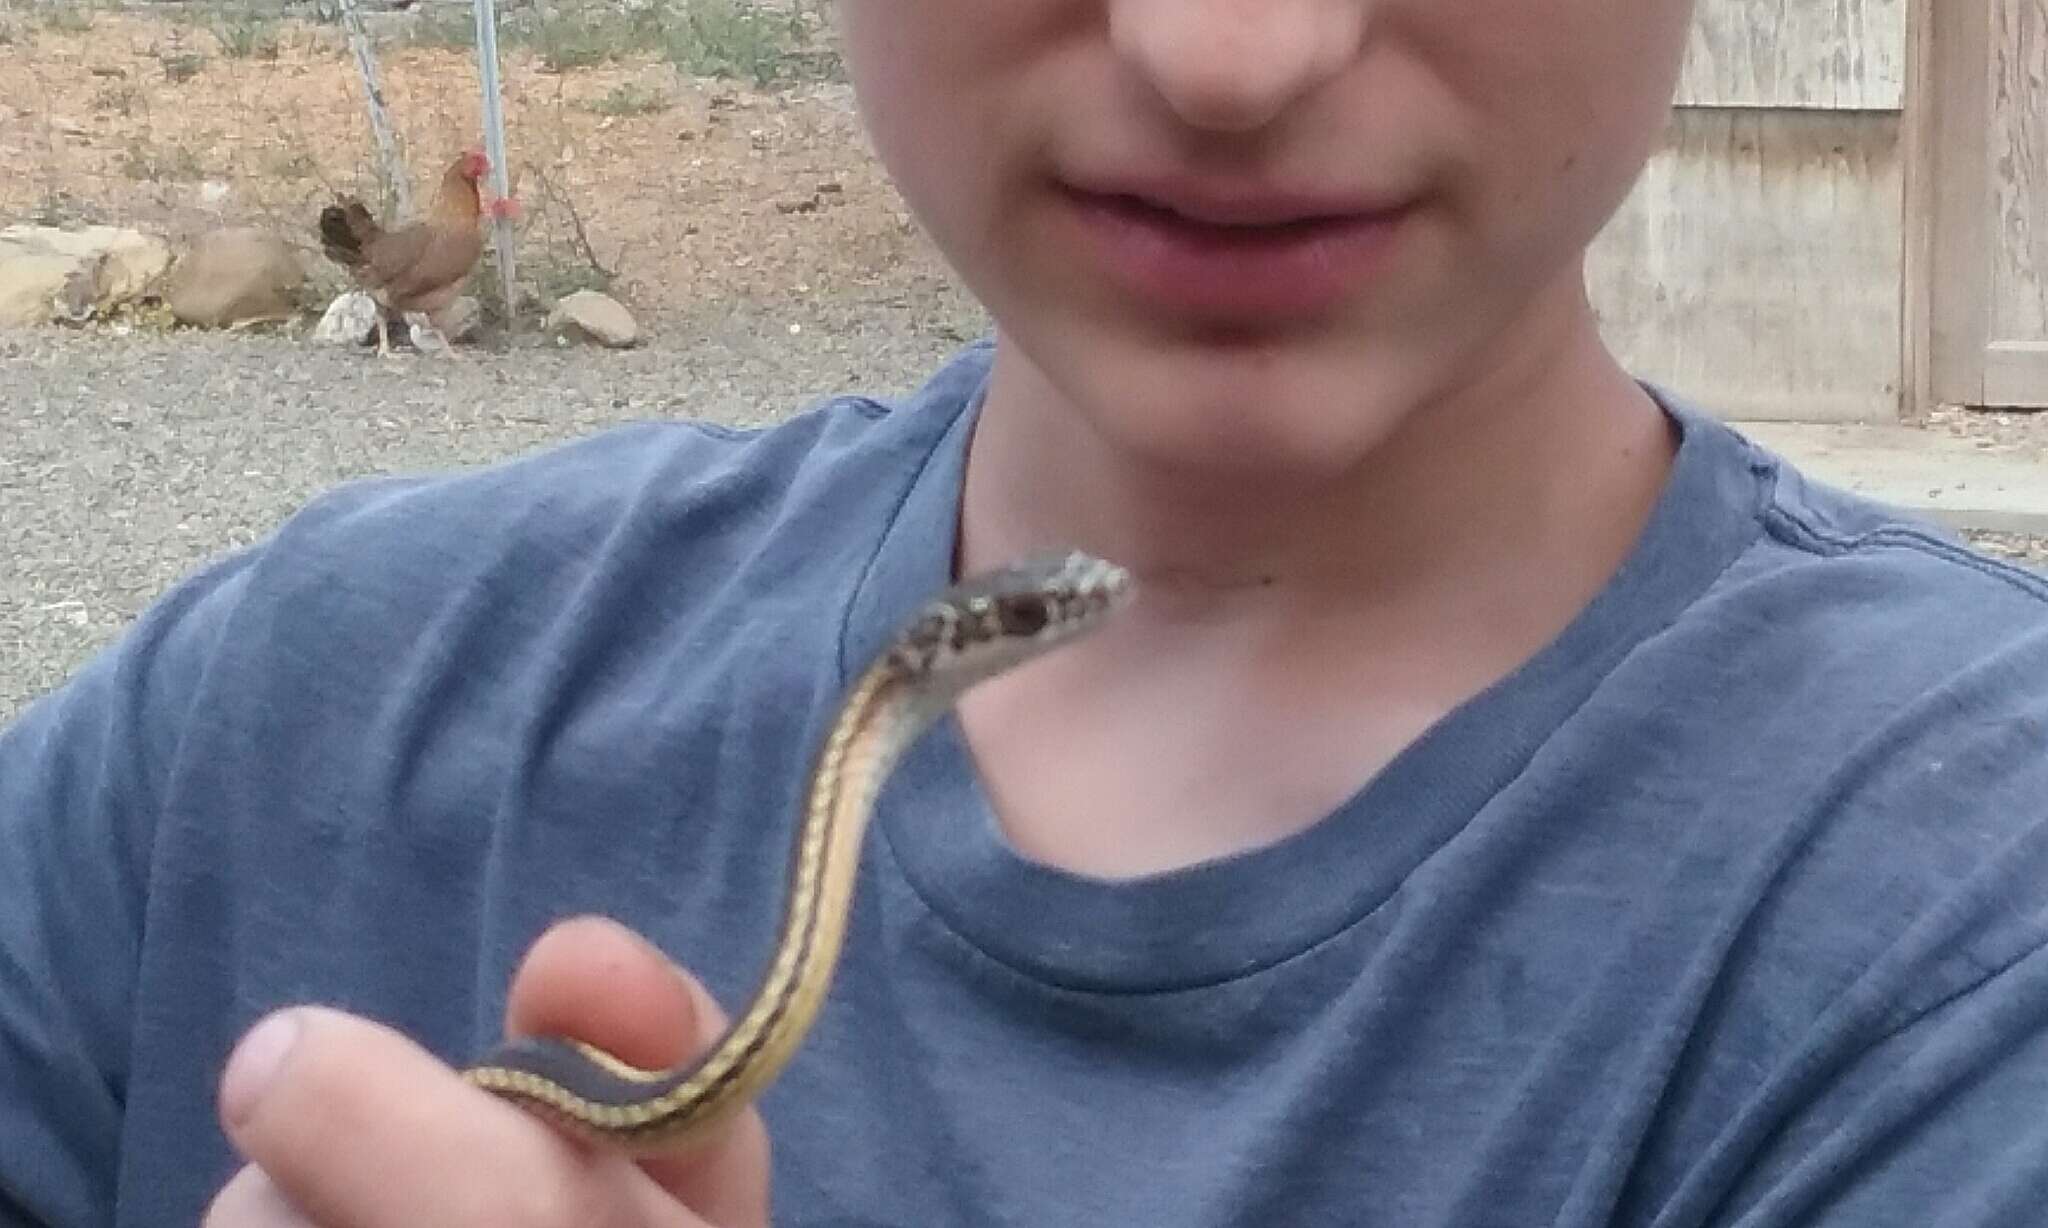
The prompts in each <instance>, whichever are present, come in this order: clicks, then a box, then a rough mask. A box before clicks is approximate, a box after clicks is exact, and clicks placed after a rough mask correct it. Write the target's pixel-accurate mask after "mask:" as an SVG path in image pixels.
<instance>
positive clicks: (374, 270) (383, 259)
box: [320, 149, 509, 355]
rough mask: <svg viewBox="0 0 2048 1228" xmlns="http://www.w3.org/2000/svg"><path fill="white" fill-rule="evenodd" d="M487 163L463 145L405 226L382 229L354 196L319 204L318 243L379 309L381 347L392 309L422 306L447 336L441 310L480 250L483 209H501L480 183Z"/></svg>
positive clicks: (385, 347) (400, 311) (386, 341)
mask: <svg viewBox="0 0 2048 1228" xmlns="http://www.w3.org/2000/svg"><path fill="white" fill-rule="evenodd" d="M490 165H491V164H490V160H489V159H488V158H486V157H485V156H484V154H483V151H482V150H478V149H471V150H468V151H466V152H464V153H463V154H462V156H461V157H459V158H457V159H455V161H454V162H453V163H451V164H450V165H449V167H448V170H447V171H446V172H445V173H444V174H443V175H442V176H441V185H440V187H439V188H437V189H436V190H435V192H434V201H433V204H432V205H431V206H429V208H428V209H427V213H426V216H425V217H422V218H421V219H419V220H418V221H416V222H412V223H410V224H408V225H405V226H399V227H395V228H393V229H390V230H387V229H385V228H384V227H382V226H380V225H378V223H377V220H376V219H375V218H373V217H371V216H370V211H369V210H368V209H366V208H364V207H363V203H362V202H361V201H359V200H356V199H354V198H353V197H343V198H342V199H341V200H339V201H338V202H336V203H335V204H331V205H329V206H327V207H326V208H324V209H322V210H321V211H320V247H321V250H322V251H324V252H326V254H327V258H328V259H329V260H332V261H334V262H335V263H336V264H338V265H341V266H342V267H343V268H345V269H347V270H348V271H349V272H350V274H351V275H352V276H353V277H354V278H355V281H356V284H357V285H359V286H361V287H362V288H363V289H364V290H366V291H368V292H369V295H370V297H371V298H373V299H375V300H376V302H377V305H378V307H379V308H381V309H382V310H380V311H379V313H378V315H377V352H378V354H380V355H384V354H389V353H390V352H391V340H390V334H389V332H388V329H387V326H386V320H387V316H399V317H403V316H405V315H406V314H408V313H410V312H419V313H421V314H422V315H425V316H426V317H427V319H428V321H429V322H430V323H431V324H432V325H433V326H434V328H435V330H436V331H439V332H443V333H444V336H445V330H444V329H443V328H442V321H441V313H443V312H445V311H446V310H447V309H448V307H449V305H450V304H452V303H454V301H455V298H456V295H457V294H458V293H460V291H461V289H462V283H463V281H464V280H465V279H466V278H468V276H469V274H470V271H471V270H472V269H474V268H475V267H476V262H477V260H478V259H479V258H481V257H482V255H483V250H484V229H483V219H484V216H485V214H486V213H491V214H496V213H497V212H498V210H497V209H496V208H495V207H493V208H491V209H486V208H485V207H484V203H483V196H482V193H481V192H479V191H478V189H477V181H478V180H480V179H482V178H483V176H484V174H485V172H486V171H488V170H489V169H490ZM508 203H509V202H508Z"/></svg>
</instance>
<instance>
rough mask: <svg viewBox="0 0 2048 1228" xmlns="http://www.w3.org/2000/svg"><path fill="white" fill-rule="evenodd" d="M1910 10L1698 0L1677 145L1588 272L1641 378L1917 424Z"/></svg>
mask: <svg viewBox="0 0 2048 1228" xmlns="http://www.w3.org/2000/svg"><path fill="white" fill-rule="evenodd" d="M1926 2H1929V0H1913V4H1915V5H1919V4H1922V3H1926ZM1986 2H1987V0H1931V3H1933V4H1938V5H1942V6H1948V5H1956V6H1961V7H1967V6H1969V5H1972V4H1976V5H1982V4H1984V3H1986ZM1910 11H1911V10H1910V9H1909V4H1908V0H1699V5H1698V9H1697V16H1696V19H1695V21H1694V26H1693V32H1692V38H1691V43H1690V46H1689V47H1688V49H1687V54H1686V62H1685V69H1684V73H1683V76H1682V77H1681V79H1680V82H1679V87H1678V94H1677V99H1676V103H1677V105H1676V107H1675V108H1674V110H1673V113H1672V117H1671V123H1670V126H1669V128H1668V130H1667V132H1666V134H1665V140H1664V144H1663V147H1662V148H1661V149H1660V150H1659V151H1658V152H1657V153H1656V154H1655V156H1653V157H1652V158H1651V160H1650V164H1649V166H1648V168H1647V169H1646V170H1645V171H1644V174H1643V177H1642V179H1641V181H1640V182H1639V183H1637V185H1636V188H1635V191H1634V193H1633V194H1632V195H1631V196H1630V198H1629V200H1628V202H1627V203H1626V204H1625V205H1624V206H1623V207H1622V209H1621V211H1620V213H1619V214H1618V215H1617V216H1616V217H1615V218H1614V220H1613V221H1612V222H1611V223H1610V224H1609V226H1608V228H1607V230H1606V231H1605V232H1603V233H1602V235H1601V237H1600V239H1599V241H1598V243H1596V244H1595V246H1594V249H1593V251H1592V252H1591V253H1590V259H1589V262H1588V270H1587V272H1588V282H1589V288H1590V292H1591V294H1592V296H1593V303H1594V306H1595V308H1596V310H1597V311H1598V312H1599V314H1600V320H1601V329H1602V332H1603V334H1604V335H1605V336H1606V338H1607V340H1608V343H1609V344H1610V345H1612V346H1613V347H1614V349H1615V351H1616V352H1617V353H1618V354H1619V355H1620V356H1621V357H1622V358H1623V360H1624V361H1626V362H1627V363H1628V364H1629V366H1630V368H1631V369H1632V370H1634V371H1635V372H1636V373H1637V374H1639V375H1642V376H1645V377H1647V378H1650V379H1654V380H1656V381H1658V382H1660V383H1664V384H1667V385H1669V386H1670V387H1671V388H1673V389H1674V390H1675V391H1677V392H1679V393H1681V394H1684V395H1687V396H1689V397H1692V398H1694V399H1696V400H1697V401H1698V402H1699V403H1700V404H1701V405H1702V406H1703V407H1704V408H1706V409H1707V410H1709V411H1710V412H1713V413H1717V414H1720V415H1723V416H1726V417H1731V418H1744V419H1781V420H1782V419H1791V420H1803V421H1833V422H1883V421H1897V420H1898V418H1899V416H1900V410H1901V404H1902V402H1903V401H1904V399H1905V395H1906V391H1907V390H1906V383H1905V380H1906V371H1907V356H1906V352H1905V350H1906V327H1905V319H1904V316H1905V312H1906V307H1907V303H1906V297H1905V285H1906V271H1905V263H1906V231H1905V225H1906V214H1905V208H1904V201H1905V190H1906V189H1905V185H1906V178H1907V175H1906V168H1907V150H1906V145H1907V141H1906V137H1905V134H1906V125H1905V122H1904V115H1905V106H1906V80H1907V65H1908V54H1907V53H1908V38H1907V28H1908V19H1909V14H1910Z"/></svg>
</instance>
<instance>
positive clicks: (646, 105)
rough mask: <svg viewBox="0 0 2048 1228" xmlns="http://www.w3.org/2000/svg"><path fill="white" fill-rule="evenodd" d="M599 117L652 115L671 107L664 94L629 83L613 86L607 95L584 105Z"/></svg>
mask: <svg viewBox="0 0 2048 1228" xmlns="http://www.w3.org/2000/svg"><path fill="white" fill-rule="evenodd" d="M586 105H587V106H588V107H589V109H590V110H592V111H595V112H597V113H598V114H599V115H652V114H654V113H656V112H658V111H666V110H668V109H669V107H670V106H671V105H672V104H671V103H670V101H669V98H668V96H667V95H666V94H664V93H662V92H661V91H660V90H657V89H650V88H648V87H646V86H644V85H637V84H635V83H633V82H631V81H628V82H625V83H624V84H621V85H615V86H613V87H612V90H611V92H610V93H609V94H606V95H605V96H604V97H602V98H600V99H598V100H597V101H595V102H592V103H588V104H586Z"/></svg>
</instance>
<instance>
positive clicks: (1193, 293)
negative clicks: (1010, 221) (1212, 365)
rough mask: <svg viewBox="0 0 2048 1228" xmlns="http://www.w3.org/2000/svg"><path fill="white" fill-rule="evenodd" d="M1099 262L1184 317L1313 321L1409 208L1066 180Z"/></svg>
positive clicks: (1380, 248)
mask: <svg viewBox="0 0 2048 1228" xmlns="http://www.w3.org/2000/svg"><path fill="white" fill-rule="evenodd" d="M1061 196H1062V197H1063V200H1062V206H1063V208H1065V209H1066V211H1067V212H1068V213H1069V214H1070V215H1071V216H1072V217H1073V218H1074V220H1075V221H1076V222H1077V223H1078V229H1079V230H1080V231H1081V232H1082V235H1083V242H1084V243H1085V244H1086V245H1087V248H1088V249H1089V251H1090V253H1091V255H1092V256H1093V257H1094V264H1095V266H1096V267H1097V268H1099V269H1100V270H1101V271H1102V272H1104V273H1106V274H1107V275H1108V276H1109V278H1110V279H1111V280H1112V281H1114V282H1116V283H1117V284H1118V285H1119V286H1120V287H1121V288H1122V289H1124V290H1125V291H1126V292H1127V293H1130V294H1132V295H1134V296H1136V297H1138V298H1140V299H1143V300H1146V301H1148V302H1150V303H1153V304H1155V305H1157V306H1159V307H1163V308H1165V309H1167V310H1169V311H1171V312H1173V313H1175V314H1183V315H1193V316H1198V317H1202V318H1205V319H1209V320H1215V321H1218V322H1238V323H1246V324H1256V323H1259V322H1261V321H1266V322H1278V321H1281V320H1284V319H1288V318H1300V317H1305V316H1312V315H1316V314H1320V313H1323V312H1326V311H1328V310H1329V309H1330V308H1332V307H1334V306H1336V305H1337V304H1338V303H1340V302H1341V301H1343V300H1344V299H1345V298H1347V297H1348V296H1350V295H1351V294H1353V293H1354V292H1355V291H1356V290H1357V288H1358V287H1359V286H1360V284H1361V283H1363V282H1364V281H1366V280H1367V279H1369V278H1370V276H1371V275H1372V273H1373V272H1374V271H1375V270H1376V269H1377V268H1378V267H1379V266H1380V265H1381V264H1382V263H1384V260H1385V258H1386V255H1387V253H1388V251H1389V249H1390V248H1391V245H1392V243H1393V241H1394V239H1395V238H1396V236H1397V233H1398V231H1399V228H1400V222H1401V220H1402V219H1403V218H1404V217H1406V216H1407V215H1408V213H1409V212H1410V206H1409V205H1407V204H1405V203H1402V204H1383V203H1378V202H1365V201H1360V200H1343V199H1338V198H1333V197H1328V196H1322V197H1315V196H1306V195H1298V194H1296V195H1283V194H1278V193H1248V192H1228V191H1218V190H1204V189H1202V188H1200V187H1189V186H1187V185H1165V186H1152V185H1129V186H1126V185H1108V186H1095V185H1091V186H1090V187H1088V188H1081V187H1076V186H1072V185H1067V184H1063V185H1061Z"/></svg>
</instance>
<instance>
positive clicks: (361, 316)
mask: <svg viewBox="0 0 2048 1228" xmlns="http://www.w3.org/2000/svg"><path fill="white" fill-rule="evenodd" d="M376 339H377V300H376V299H373V298H371V297H370V296H369V295H368V294H366V293H364V292H363V291H361V290H351V291H349V292H348V293H347V294H344V295H341V296H340V297H339V298H336V299H335V300H334V301H333V302H331V303H329V304H327V310H326V312H325V313H323V314H322V315H321V317H320V322H319V323H318V324H315V325H314V326H313V340H314V341H316V342H318V343H319V344H321V345H346V346H357V345H368V344H370V343H371V342H372V341H374V340H376Z"/></svg>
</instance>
